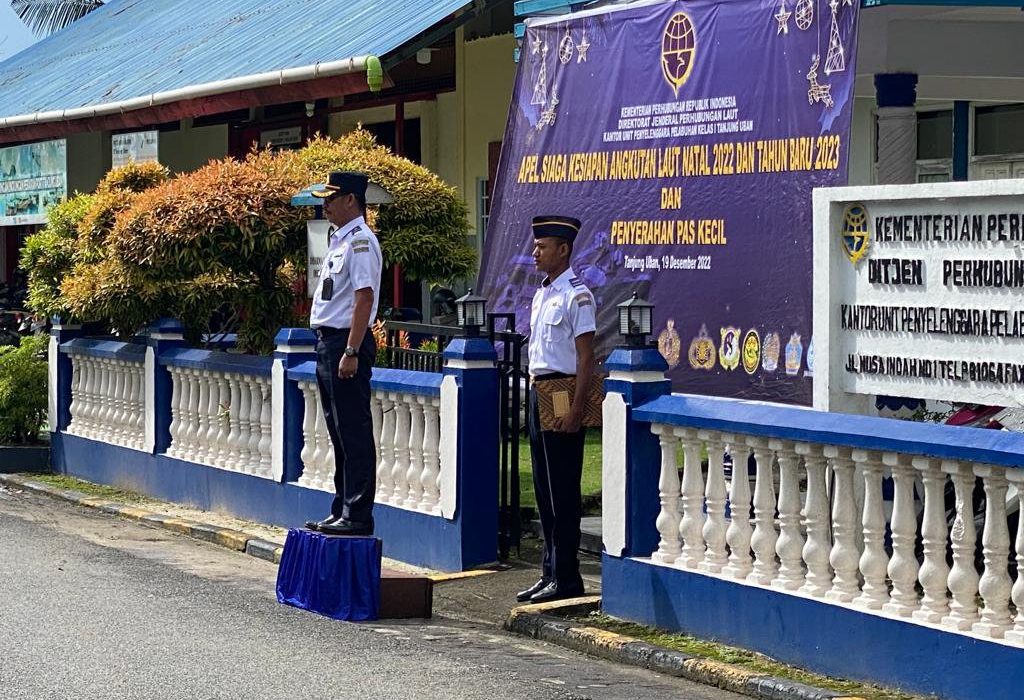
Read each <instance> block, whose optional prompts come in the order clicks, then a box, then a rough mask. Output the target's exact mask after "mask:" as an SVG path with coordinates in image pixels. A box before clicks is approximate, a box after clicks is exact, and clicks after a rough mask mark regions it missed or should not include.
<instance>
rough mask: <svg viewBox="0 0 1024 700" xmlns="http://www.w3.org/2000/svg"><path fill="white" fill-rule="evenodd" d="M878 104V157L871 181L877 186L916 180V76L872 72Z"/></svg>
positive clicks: (901, 183) (903, 183)
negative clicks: (873, 180)
mask: <svg viewBox="0 0 1024 700" xmlns="http://www.w3.org/2000/svg"><path fill="white" fill-rule="evenodd" d="M875 97H876V100H877V103H878V114H877V118H878V144H877V146H878V160H877V162H876V163H875V181H876V182H877V183H878V184H879V185H905V184H908V183H912V182H915V181H916V180H917V111H916V110H915V109H914V104H915V103H916V102H917V75H916V74H914V73H879V74H877V75H875Z"/></svg>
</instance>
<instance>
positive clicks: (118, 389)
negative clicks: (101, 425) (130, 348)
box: [107, 360, 129, 445]
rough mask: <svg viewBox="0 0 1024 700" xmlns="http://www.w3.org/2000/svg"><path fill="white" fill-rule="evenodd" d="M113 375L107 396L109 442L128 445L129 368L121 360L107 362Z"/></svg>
mask: <svg viewBox="0 0 1024 700" xmlns="http://www.w3.org/2000/svg"><path fill="white" fill-rule="evenodd" d="M107 367H108V369H109V371H110V374H111V381H110V393H109V394H108V395H107V406H109V410H108V411H107V425H108V429H107V440H108V441H109V442H110V443H111V444H113V445H127V444H128V434H129V433H128V429H127V428H128V426H127V422H128V391H127V389H128V386H127V384H128V383H127V379H128V367H127V363H125V362H123V361H121V360H107Z"/></svg>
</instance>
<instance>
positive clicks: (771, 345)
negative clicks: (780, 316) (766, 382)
mask: <svg viewBox="0 0 1024 700" xmlns="http://www.w3.org/2000/svg"><path fill="white" fill-rule="evenodd" d="M780 352H782V339H781V338H779V334H778V333H769V334H768V335H766V336H765V337H764V343H763V344H762V345H761V369H763V370H764V371H765V372H774V371H775V370H777V369H778V368H779V353H780Z"/></svg>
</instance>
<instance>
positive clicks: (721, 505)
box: [698, 430, 734, 573]
mask: <svg viewBox="0 0 1024 700" xmlns="http://www.w3.org/2000/svg"><path fill="white" fill-rule="evenodd" d="M698 437H700V438H701V439H702V440H704V441H705V443H706V444H707V448H708V480H707V484H706V486H705V488H704V501H705V503H706V504H707V511H708V515H707V518H706V519H705V520H704V527H703V531H702V534H703V535H704V541H705V542H706V543H707V549H706V550H705V552H704V561H703V562H701V565H700V568H701V570H702V571H708V572H711V573H718V572H720V571H721V570H722V568H723V567H724V566H725V565H726V564H727V563H728V562H729V552H728V551H727V550H726V548H725V528H726V524H725V499H726V491H725V470H724V468H723V466H722V455H723V453H724V451H725V445H724V444H723V439H725V440H732V439H734V438H733V436H731V435H729V436H722V435H719V434H718V433H712V432H708V431H703V430H702V431H700V433H698Z"/></svg>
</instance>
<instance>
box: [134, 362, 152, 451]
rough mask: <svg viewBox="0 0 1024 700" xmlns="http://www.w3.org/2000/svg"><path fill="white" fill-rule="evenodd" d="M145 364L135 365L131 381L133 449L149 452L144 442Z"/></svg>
mask: <svg viewBox="0 0 1024 700" xmlns="http://www.w3.org/2000/svg"><path fill="white" fill-rule="evenodd" d="M145 370H146V367H145V364H144V363H141V362H140V363H136V364H135V371H134V372H133V373H132V380H133V381H134V382H135V447H136V448H137V449H140V450H149V449H151V446H147V445H148V443H147V442H146V374H145Z"/></svg>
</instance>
